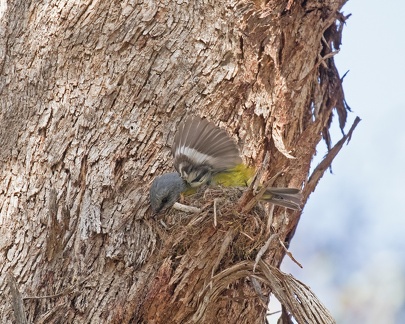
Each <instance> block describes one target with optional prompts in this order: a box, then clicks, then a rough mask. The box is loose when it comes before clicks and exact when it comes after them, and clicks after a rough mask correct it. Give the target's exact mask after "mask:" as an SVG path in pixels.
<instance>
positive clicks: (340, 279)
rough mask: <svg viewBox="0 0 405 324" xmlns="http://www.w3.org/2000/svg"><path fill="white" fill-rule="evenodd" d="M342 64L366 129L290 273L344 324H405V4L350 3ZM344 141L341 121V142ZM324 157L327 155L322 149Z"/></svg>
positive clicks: (303, 228)
mask: <svg viewBox="0 0 405 324" xmlns="http://www.w3.org/2000/svg"><path fill="white" fill-rule="evenodd" d="M343 11H344V13H345V14H348V13H352V16H351V17H350V18H349V19H348V21H347V22H346V26H345V28H344V31H343V44H342V47H341V52H340V53H339V54H338V55H337V56H335V59H336V64H337V67H338V69H339V72H340V74H341V75H343V74H344V73H345V72H346V71H347V70H350V72H349V73H348V75H347V76H346V78H345V80H344V83H343V85H344V90H345V94H346V100H347V102H348V104H349V106H350V107H351V108H352V110H353V113H350V114H349V118H350V119H349V123H348V125H347V127H346V131H347V130H348V129H349V127H350V125H351V122H352V121H353V120H354V118H355V117H356V116H359V117H360V118H361V119H362V121H361V122H360V124H359V125H358V126H357V128H356V130H355V132H354V135H353V138H352V141H351V142H350V144H349V145H348V146H344V147H343V149H342V151H341V152H340V153H339V155H338V156H337V158H336V159H335V161H334V163H333V172H334V174H329V173H328V174H326V175H325V176H324V178H323V179H322V180H321V182H320V183H319V186H318V187H317V190H316V191H315V193H313V194H312V196H311V198H310V200H309V202H308V204H307V205H306V207H305V210H304V212H303V215H302V218H301V221H300V224H299V226H298V229H297V232H296V235H295V237H294V239H293V241H292V244H291V246H290V251H291V252H292V253H293V255H294V256H295V258H296V259H298V261H299V262H301V263H302V264H303V266H304V269H299V268H298V267H297V266H296V265H295V264H293V263H292V262H291V261H290V260H288V258H287V257H286V258H285V261H284V262H283V265H282V269H283V270H284V271H286V272H291V273H293V274H294V275H295V276H296V277H297V278H298V279H300V280H302V281H303V282H305V283H306V284H308V285H309V286H310V287H311V288H312V289H313V290H314V291H315V293H316V294H317V295H318V297H320V299H321V300H322V301H323V302H324V303H325V304H326V306H327V307H328V308H329V309H330V310H331V311H332V313H333V315H334V316H335V318H336V320H337V322H338V323H368V324H369V323H376V324H377V323H378V324H380V323H384V324H391V323H392V324H394V323H405V252H404V251H405V204H404V201H405V196H404V193H405V190H404V185H403V182H404V181H405V124H404V121H405V96H404V93H405V89H404V86H405V85H404V81H403V80H404V77H405V58H404V53H405V35H404V34H405V25H404V12H405V3H403V2H400V1H393V0H390V1H385V2H381V1H376V0H373V1H367V2H364V1H349V2H348V3H347V4H346V5H345V6H344V8H343ZM340 137H341V133H340V131H339V128H338V125H337V123H335V125H334V127H333V141H334V143H336V141H337V140H339V139H340ZM318 152H319V153H318V158H321V157H322V156H323V155H324V154H325V152H326V149H325V146H324V144H322V145H321V146H320V147H319V149H318Z"/></svg>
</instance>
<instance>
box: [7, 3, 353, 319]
mask: <svg viewBox="0 0 405 324" xmlns="http://www.w3.org/2000/svg"><path fill="white" fill-rule="evenodd" d="M344 2H345V1H344V0H338V1H336V0H327V1H322V2H319V1H317V0H312V1H311V0H310V1H303V2H299V1H290V0H288V1H287V0H275V1H249V0H240V1H237V0H228V1H223V2H218V1H210V0H208V1H166V2H164V1H147V2H134V1H119V2H114V3H111V2H108V1H97V0H96V1H95V0H76V1H67V0H60V1H54V0H51V1H42V2H41V1H17V0H11V1H7V2H6V3H5V5H4V6H3V7H2V8H1V9H0V33H1V37H0V71H1V73H0V125H1V127H0V144H1V148H2V149H1V150H0V161H1V170H0V252H1V253H0V291H2V292H3V295H4V296H6V297H5V298H3V299H2V300H3V301H2V302H1V303H0V314H1V319H2V323H14V322H15V314H17V313H18V314H25V316H26V321H28V322H32V323H41V322H43V323H60V322H64V323H168V322H173V323H180V322H181V323H194V322H200V323H235V322H237V323H263V322H264V318H265V314H266V312H267V309H266V308H267V306H266V304H267V298H268V296H269V293H270V291H271V290H273V291H274V292H275V291H276V288H275V287H274V285H272V284H271V280H270V279H271V278H272V277H269V278H268V280H267V279H266V280H259V279H258V278H257V276H259V275H258V274H257V273H255V272H253V263H254V260H256V261H257V267H258V268H260V269H258V271H259V270H260V271H262V272H261V273H264V272H265V270H263V269H267V268H266V267H268V268H269V269H274V267H278V266H279V265H280V262H281V261H282V259H283V257H284V255H285V253H286V250H285V247H284V246H283V244H284V243H285V242H286V241H289V239H291V233H293V229H295V228H296V226H297V224H298V220H299V216H300V214H299V213H298V212H291V211H287V212H286V211H285V210H284V209H283V208H279V207H276V208H274V209H270V211H268V210H267V209H266V208H263V206H261V205H260V204H253V205H252V206H248V208H246V209H243V208H242V210H245V211H244V212H241V213H238V212H236V211H235V208H234V207H235V205H236V204H237V203H238V202H239V203H240V200H239V198H240V197H241V195H242V192H241V191H239V190H238V189H228V190H225V189H223V188H209V189H208V190H207V191H206V192H199V193H197V194H196V195H194V196H191V197H187V198H186V200H185V203H187V204H188V205H192V206H195V207H198V208H199V210H200V211H199V212H197V213H195V214H192V215H190V214H189V213H184V212H180V211H175V210H170V211H169V212H168V213H167V214H164V215H160V218H157V219H153V218H150V215H151V213H150V208H149V202H148V198H147V192H148V190H149V186H150V182H151V181H152V179H153V178H154V177H155V176H157V175H160V174H162V173H163V172H166V171H169V170H170V171H172V170H173V169H172V161H171V156H170V149H169V147H170V146H171V144H172V141H173V137H174V134H175V131H176V127H177V125H178V123H179V121H180V120H181V119H182V118H184V116H185V115H190V114H197V115H200V116H205V117H207V118H209V119H210V120H212V121H213V122H214V123H216V124H217V125H219V126H220V127H222V128H224V129H226V130H227V131H228V133H230V134H231V135H232V136H233V138H234V139H235V140H236V141H237V142H238V145H239V148H240V150H241V152H242V155H243V158H244V161H245V162H246V163H248V164H249V165H252V166H255V167H257V169H258V170H260V172H259V174H258V176H257V185H258V184H260V183H265V182H269V181H272V182H274V183H273V185H274V186H284V187H285V186H290V187H300V186H302V185H303V186H304V192H305V193H306V195H307V196H308V195H309V194H310V192H312V191H313V190H314V188H315V186H316V184H317V182H318V181H319V179H320V178H321V176H322V174H323V173H322V172H321V173H316V174H314V177H311V179H310V180H309V181H308V178H309V170H310V163H311V160H312V158H313V156H314V154H315V149H316V146H317V144H318V143H319V142H320V140H321V139H322V137H323V138H324V139H325V140H326V142H327V144H328V146H329V147H332V146H333V144H332V143H331V142H330V136H329V127H330V124H331V121H332V116H333V114H337V115H338V118H339V124H340V127H341V128H342V129H343V128H344V126H345V122H346V117H347V110H349V107H348V106H347V105H346V103H345V101H344V95H343V90H342V80H341V78H340V77H339V74H338V72H337V69H336V67H335V64H334V60H333V57H334V55H335V54H336V53H338V51H339V46H340V41H341V33H342V27H343V24H344V21H345V19H346V18H347V17H344V16H343V15H342V14H340V13H339V10H340V9H341V7H342V5H343V4H344ZM351 132H352V130H350V132H349V133H348V136H349V135H351ZM345 140H346V139H345ZM345 140H344V141H345ZM344 141H343V142H344ZM337 145H338V146H335V147H334V149H332V150H331V153H330V154H331V155H329V158H328V161H327V162H328V163H330V162H331V160H333V157H334V156H335V155H336V154H337V152H338V151H339V149H340V147H341V145H340V144H339V143H338V144H337ZM325 163H326V162H325ZM248 198H249V197H248ZM251 198H252V197H250V198H249V199H247V200H244V201H253V200H252V199H251ZM242 200H243V199H242ZM214 201H215V218H216V221H215V222H214V212H213V210H214V208H213V206H214ZM265 207H266V206H265ZM272 235H276V236H274V237H278V239H277V240H270V239H269V238H270V237H272ZM280 240H281V242H282V243H283V244H280ZM292 252H293V251H292ZM241 264H242V265H244V264H249V267H245V268H243V269H242V270H241V271H240V272H238V277H237V278H236V277H234V276H231V275H230V276H226V275H224V274H228V273H230V272H229V271H231V270H232V269H235V267H237V266H238V265H241ZM251 265H252V266H251ZM270 272H271V273H273V271H270ZM7 273H13V276H14V277H15V282H16V285H15V286H12V285H11V286H10V285H9V284H8V282H9V281H8V279H7ZM272 276H276V277H277V275H275V274H274V273H273V274H272ZM266 278H267V277H266ZM273 279H274V278H273ZM292 281H294V280H292ZM17 286H18V291H20V294H21V295H22V296H20V295H19V294H18V291H17V290H15V289H14V288H13V287H17ZM304 290H305V289H304ZM304 290H303V291H304ZM16 292H17V293H16ZM11 296H14V297H11ZM30 296H35V297H34V298H31V297H30ZM311 296H312V295H311ZM278 297H279V298H280V299H281V300H282V302H283V303H284V306H285V307H284V309H286V310H287V311H288V312H290V313H291V314H292V315H293V316H295V317H296V318H297V319H304V318H305V319H307V318H309V319H311V321H312V322H319V323H324V322H325V323H327V322H330V321H332V320H331V319H330V317H329V315H328V313H327V312H319V313H317V314H322V315H321V316H320V317H316V318H315V319H313V318H311V317H300V316H304V315H302V314H301V313H300V312H299V310H298V308H295V306H296V305H295V304H291V303H289V302H288V300H284V299H283V297H282V295H279V296H278ZM13 298H14V303H13V302H12V300H13ZM311 298H312V297H311ZM22 300H25V301H24V303H25V305H24V306H25V310H21V307H20V306H18V305H22ZM302 300H304V299H302ZM311 305H312V304H311ZM317 305H318V304H317ZM301 306H302V307H303V308H305V307H307V306H308V305H307V302H306V301H305V302H302V304H301ZM314 307H315V306H314ZM305 309H307V308H305ZM319 309H322V307H319ZM15 312H16V313H15ZM307 315H308V313H306V315H305V316H307ZM18 316H20V315H18ZM308 316H309V315H308ZM23 321H24V319H23V317H21V322H23Z"/></svg>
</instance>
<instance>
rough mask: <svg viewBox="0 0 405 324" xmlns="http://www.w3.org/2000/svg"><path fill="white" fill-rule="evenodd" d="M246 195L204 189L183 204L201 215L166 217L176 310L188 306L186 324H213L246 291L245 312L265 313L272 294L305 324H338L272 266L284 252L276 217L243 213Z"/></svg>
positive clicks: (300, 286)
mask: <svg viewBox="0 0 405 324" xmlns="http://www.w3.org/2000/svg"><path fill="white" fill-rule="evenodd" d="M242 193H243V189H240V188H222V187H208V188H203V189H202V190H199V191H198V192H197V193H196V194H194V195H190V196H187V197H184V199H183V200H182V203H184V204H187V205H191V206H194V207H198V208H199V209H200V211H199V212H198V213H194V214H190V213H185V212H181V211H178V210H174V209H171V210H169V211H167V212H166V213H165V214H164V215H162V216H161V217H162V218H161V221H162V224H164V226H165V231H163V233H165V234H163V236H164V237H162V240H163V242H164V243H163V244H164V247H165V249H162V251H161V253H163V254H164V255H165V256H163V259H165V260H170V262H169V263H170V267H171V270H170V272H171V278H170V282H169V284H170V287H171V288H170V290H171V291H172V292H173V293H172V294H171V296H170V298H171V300H172V303H173V305H178V304H177V303H178V302H180V301H181V303H185V304H186V305H187V309H189V310H190V313H189V314H188V315H189V316H188V319H187V320H186V322H188V321H189V322H196V321H200V320H202V321H203V322H210V321H212V320H214V319H215V318H216V316H218V315H217V314H218V312H219V311H221V310H222V311H223V307H229V309H227V310H226V311H227V312H232V308H231V306H229V305H227V306H224V305H223V304H222V306H221V304H220V301H223V300H224V295H225V296H229V295H232V296H236V295H238V294H241V292H243V296H245V297H244V300H246V298H248V299H250V302H248V303H247V305H245V306H244V307H247V308H249V307H251V308H257V307H261V309H262V311H263V314H265V313H266V311H267V303H268V296H269V294H270V293H271V292H272V293H273V294H274V295H275V296H276V297H277V299H279V301H280V302H281V303H282V304H283V305H284V306H285V308H286V309H287V311H288V312H289V313H290V314H292V315H293V316H294V317H295V318H296V319H297V320H298V321H299V322H300V323H305V322H313V323H322V320H321V319H322V318H323V319H325V318H326V319H331V321H333V320H332V317H331V316H330V314H329V313H328V311H327V310H326V308H325V307H323V305H322V304H321V303H320V302H319V300H318V299H317V298H316V297H315V295H314V294H313V293H312V292H311V291H310V289H309V288H308V287H306V286H305V285H303V284H302V283H300V282H299V281H298V280H296V279H294V278H293V277H292V276H290V275H287V274H284V273H282V272H281V271H280V270H279V269H278V268H277V267H276V265H277V264H273V265H271V263H272V262H274V263H278V262H279V260H281V259H282V256H283V254H284V253H285V250H283V248H280V244H281V245H282V242H281V240H280V238H279V237H278V235H277V234H276V233H274V232H273V231H272V229H271V227H270V226H269V224H271V220H270V217H271V214H272V213H271V212H270V213H269V211H268V210H266V208H265V206H262V205H261V204H257V205H256V206H255V207H254V208H253V209H252V210H251V211H250V212H249V213H241V212H239V211H238V210H239V208H238V201H239V199H240V197H241V195H242ZM280 254H281V255H280ZM176 307H177V306H175V307H173V309H171V310H170V311H169V310H166V311H167V312H173V311H175V309H176ZM256 311H257V309H256ZM235 314H236V312H235Z"/></svg>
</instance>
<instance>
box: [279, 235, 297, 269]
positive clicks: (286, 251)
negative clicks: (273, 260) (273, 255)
mask: <svg viewBox="0 0 405 324" xmlns="http://www.w3.org/2000/svg"><path fill="white" fill-rule="evenodd" d="M278 240H279V242H280V244H281V246H282V247H283V248H284V251H285V253H286V254H287V255H288V256H289V257H290V259H291V260H293V262H294V263H296V264H297V265H298V266H299V267H300V268H301V269H302V268H303V266H302V265H301V263H299V262H298V261H297V260H296V259H295V258H294V257H293V255H292V253H291V252H290V251H288V250H287V248H286V247H285V245H284V243H283V242H282V241H281V240H280V239H278Z"/></svg>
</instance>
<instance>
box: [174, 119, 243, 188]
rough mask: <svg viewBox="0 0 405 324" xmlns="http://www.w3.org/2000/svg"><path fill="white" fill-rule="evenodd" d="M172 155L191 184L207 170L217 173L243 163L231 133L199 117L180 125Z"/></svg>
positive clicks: (176, 165) (176, 166)
mask: <svg viewBox="0 0 405 324" xmlns="http://www.w3.org/2000/svg"><path fill="white" fill-rule="evenodd" d="M172 154H173V157H174V167H175V168H176V170H177V171H178V172H179V173H180V175H181V176H182V177H183V178H184V179H185V180H186V181H187V182H189V183H191V181H192V180H193V179H195V178H202V177H204V176H205V175H206V174H205V173H206V172H209V173H210V174H213V173H216V172H220V171H223V170H226V169H230V168H233V167H235V166H236V165H238V164H240V163H242V159H241V158H240V156H239V150H238V147H237V146H236V143H235V142H234V141H233V140H232V138H230V137H229V135H228V133H227V132H226V131H224V130H223V129H220V128H218V127H216V126H215V125H214V124H213V123H211V122H209V121H207V120H206V119H201V118H200V117H196V116H192V117H188V118H187V119H186V120H185V121H184V122H182V123H181V124H180V125H179V129H178V131H177V133H176V136H175V138H174V143H173V147H172ZM197 171H198V172H197ZM200 171H201V172H200ZM190 174H193V176H192V178H190Z"/></svg>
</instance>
